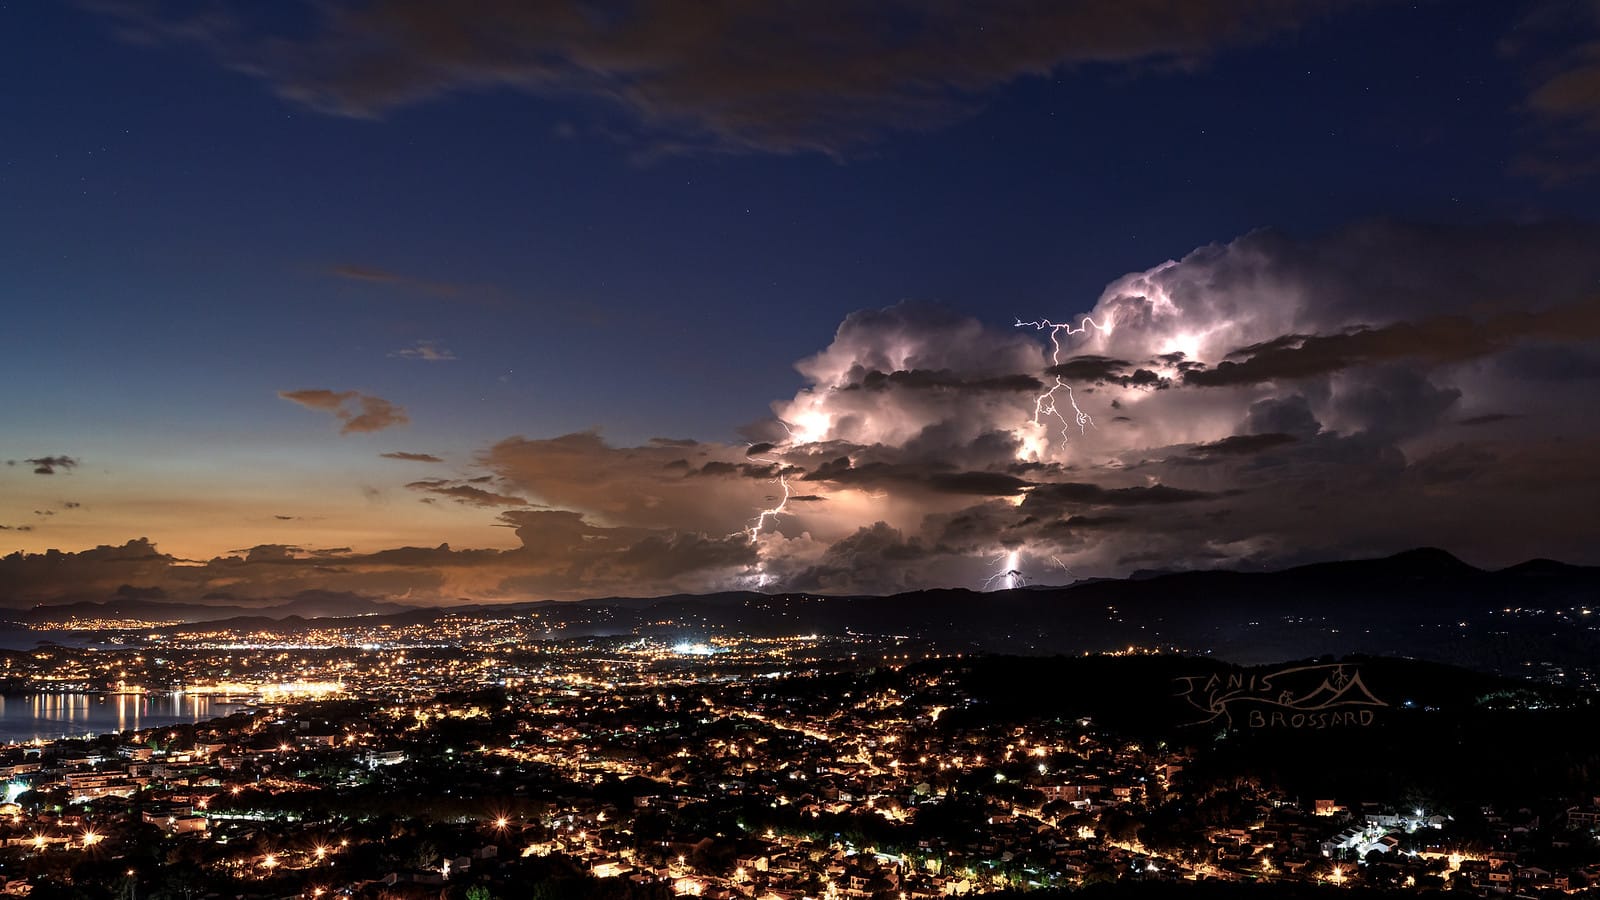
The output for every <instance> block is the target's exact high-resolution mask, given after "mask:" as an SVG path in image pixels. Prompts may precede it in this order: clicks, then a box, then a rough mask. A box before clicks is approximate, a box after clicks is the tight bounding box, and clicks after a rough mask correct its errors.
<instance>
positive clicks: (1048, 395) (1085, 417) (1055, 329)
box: [1014, 316, 1111, 440]
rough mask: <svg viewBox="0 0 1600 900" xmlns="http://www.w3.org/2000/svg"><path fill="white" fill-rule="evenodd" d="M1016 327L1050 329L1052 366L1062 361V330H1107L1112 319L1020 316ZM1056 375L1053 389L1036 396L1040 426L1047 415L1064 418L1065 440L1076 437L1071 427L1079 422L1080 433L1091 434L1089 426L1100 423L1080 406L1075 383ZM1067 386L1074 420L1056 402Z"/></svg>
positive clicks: (1035, 412)
mask: <svg viewBox="0 0 1600 900" xmlns="http://www.w3.org/2000/svg"><path fill="white" fill-rule="evenodd" d="M1014 327H1017V328H1032V329H1033V330H1035V331H1044V330H1046V329H1049V331H1050V347H1051V350H1050V365H1052V366H1059V365H1061V335H1062V334H1066V335H1068V336H1071V335H1074V334H1083V333H1084V332H1086V331H1088V330H1089V329H1090V328H1093V329H1095V330H1096V331H1106V332H1109V331H1110V330H1111V327H1110V323H1107V324H1105V325H1101V324H1100V323H1099V322H1096V321H1095V320H1094V319H1091V318H1090V317H1088V316H1084V317H1083V321H1081V322H1079V323H1078V324H1077V325H1076V326H1073V325H1072V324H1071V323H1066V324H1058V323H1056V322H1052V321H1050V320H1049V319H1040V320H1038V321H1036V322H1024V321H1022V320H1021V319H1018V320H1017V324H1016V325H1015V326H1014ZM1052 377H1053V378H1054V379H1055V384H1052V385H1051V386H1050V389H1049V390H1047V391H1045V392H1044V393H1042V394H1040V395H1039V396H1038V397H1035V398H1034V401H1033V424H1034V425H1035V426H1036V427H1042V426H1043V425H1044V422H1043V421H1041V420H1043V419H1054V420H1056V421H1057V422H1060V423H1061V437H1062V439H1063V440H1071V439H1072V435H1071V433H1070V432H1069V431H1068V430H1067V429H1068V428H1070V427H1071V426H1072V425H1077V426H1078V433H1079V434H1087V433H1088V429H1089V428H1093V427H1096V426H1095V424H1094V419H1093V418H1092V417H1091V416H1090V415H1089V414H1088V413H1086V412H1084V411H1083V410H1082V409H1080V408H1078V398H1077V397H1075V396H1074V395H1073V393H1072V385H1070V384H1067V383H1066V382H1065V381H1062V380H1061V376H1060V375H1054V376H1052ZM1063 390H1064V391H1066V392H1067V405H1068V406H1070V407H1072V420H1071V421H1070V422H1069V421H1068V420H1067V414H1066V413H1064V412H1063V411H1062V410H1061V408H1060V407H1059V406H1057V405H1056V392H1057V391H1063Z"/></svg>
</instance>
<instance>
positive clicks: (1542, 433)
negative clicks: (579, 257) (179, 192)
mask: <svg viewBox="0 0 1600 900" xmlns="http://www.w3.org/2000/svg"><path fill="white" fill-rule="evenodd" d="M1491 251H1492V252H1491ZM1597 284H1600V228H1596V227H1594V226H1589V225H1581V224H1573V223H1545V224H1534V225H1518V226H1489V225H1486V226H1477V227H1470V228H1438V227H1431V226H1407V225H1398V224H1394V223H1377V224H1369V225H1363V226H1360V227H1356V228H1352V229H1347V230H1343V231H1339V232H1335V233H1332V234H1328V235H1322V236H1316V237H1310V238H1296V237H1292V236H1289V235H1284V234H1282V233H1278V232H1270V231H1263V232H1255V233H1252V234H1248V235H1245V236H1243V237H1240V238H1238V239H1236V240H1234V241H1230V242H1227V243H1223V244H1216V245H1212V246H1207V247H1202V248H1199V249H1197V250H1196V251H1194V252H1193V253H1191V254H1188V255H1186V256H1185V257H1183V258H1182V259H1178V260H1171V261H1168V262H1164V263H1161V264H1159V265H1156V266H1153V267H1151V268H1149V269H1147V270H1144V271H1140V272H1134V273H1130V274H1128V275H1125V276H1123V277H1120V278H1117V279H1115V280H1114V281H1112V283H1111V284H1110V285H1109V286H1108V287H1107V288H1106V290H1105V291H1104V292H1103V293H1102V295H1101V296H1100V297H1099V298H1098V299H1097V300H1095V301H1094V302H1093V303H1088V304H1082V305H1085V306H1089V307H1090V308H1089V309H1088V310H1087V313H1088V315H1089V316H1090V317H1091V318H1092V319H1093V321H1094V322H1095V323H1097V324H1096V325H1095V327H1091V328H1088V329H1085V330H1084V331H1082V332H1081V333H1077V334H1073V335H1069V336H1062V337H1061V353H1060V354H1059V355H1054V354H1053V353H1052V347H1051V346H1050V345H1049V344H1048V343H1047V342H1045V341H1043V340H1041V337H1042V336H1041V334H1040V333H1039V332H1038V331H1037V330H1035V329H1032V328H1017V327H1014V326H1013V324H1012V320H1009V319H1008V320H1002V321H992V322H983V321H979V320H977V319H975V318H972V317H970V316H964V315H960V314H957V313H954V312H952V311H950V310H948V309H942V308H939V307H935V306H929V305H926V304H918V303H901V304H897V305H894V306H890V307H886V308H883V309H875V310H864V311H860V312H857V313H853V314H851V315H850V316H848V317H847V318H846V319H845V320H844V321H843V322H842V323H841V324H840V326H839V328H838V330H837V332H836V333H835V335H834V337H833V339H832V341H831V342H830V343H829V344H828V346H826V347H824V348H822V349H821V350H820V351H819V352H818V353H816V354H814V355H812V356H810V357H808V358H806V359H804V360H801V361H800V362H799V363H798V364H797V369H798V371H799V372H800V374H801V377H802V378H803V379H804V383H803V385H802V386H801V387H800V388H799V389H798V390H796V392H795V393H794V395H793V396H791V397H788V398H785V399H782V400H779V401H777V402H775V403H774V404H773V406H772V410H771V412H772V415H771V417H770V418H768V419H765V420H762V421H759V422H757V423H755V424H754V425H751V426H749V427H748V428H747V429H746V431H747V434H746V435H745V437H746V438H747V442H726V443H724V442H715V441H697V440H693V439H683V438H657V439H653V440H649V441H645V442H643V443H642V444H640V445H638V446H627V445H620V444H617V443H614V442H612V441H609V440H607V439H606V437H605V436H603V435H602V434H600V433H599V432H597V431H589V432H578V433H573V434H566V435H559V436H555V437H539V436H515V437H510V438H506V439H504V440H501V441H498V442H496V443H494V444H492V445H490V446H488V447H485V448H484V449H482V450H481V451H480V452H479V453H478V454H477V455H476V458H475V459H474V460H473V461H472V465H474V466H475V467H476V471H478V472H481V473H483V474H471V475H463V476H460V477H456V478H449V479H443V478H441V479H426V480H419V481H414V482H412V484H411V488H412V490H414V491H416V492H418V493H419V494H421V495H422V496H423V498H425V499H433V500H437V501H440V502H443V501H446V500H450V501H460V502H462V503H463V504H465V505H469V506H475V507H480V508H481V509H482V510H483V513H482V514H483V515H485V516H486V517H493V518H494V521H495V522H496V523H498V524H500V525H504V526H507V527H510V528H513V529H514V530H515V531H516V533H517V535H518V537H519V544H520V546H518V547H515V548H512V549H509V550H492V551H490V550H455V549H451V548H449V547H433V548H398V549H394V550H384V551H378V552H371V553H346V554H334V555H332V556H328V555H324V556H314V555H313V554H310V553H309V552H292V551H283V552H277V551H274V552H277V556H278V557H279V558H276V559H274V560H271V561H269V560H267V559H266V554H267V552H268V551H262V552H261V553H258V554H254V558H253V559H252V558H251V557H252V555H251V554H245V555H243V556H242V557H240V558H239V559H238V560H229V559H223V560H219V561H213V562H208V563H206V564H205V565H200V566H189V567H182V566H175V565H171V564H170V563H162V562H160V560H159V559H154V560H153V559H152V555H156V556H159V555H158V554H155V552H154V549H153V547H143V548H141V547H132V548H122V549H117V548H112V549H110V550H105V551H103V552H99V551H94V552H88V551H86V552H88V553H89V555H88V556H86V557H84V558H82V559H81V560H80V559H78V558H77V557H74V561H73V562H72V563H71V564H70V565H63V566H58V567H57V568H55V569H50V568H48V567H46V566H44V565H43V564H42V563H36V562H28V563H27V564H26V565H24V564H23V563H22V562H18V563H17V564H16V566H15V568H16V577H17V578H19V579H21V581H20V582H19V583H23V584H27V585H30V587H28V594H27V595H28V596H32V597H38V596H44V595H46V594H48V593H49V592H50V591H51V590H56V591H57V592H58V593H59V592H60V581H59V578H60V573H61V572H63V571H65V570H67V569H72V568H74V567H81V568H83V570H84V571H85V572H87V573H90V574H88V575H86V576H85V577H87V578H90V579H91V580H92V581H94V583H97V584H99V583H107V582H109V581H110V580H111V579H112V578H119V579H121V580H119V581H117V582H116V584H143V585H156V584H160V585H165V586H167V589H168V591H169V593H171V594H173V595H174V596H179V595H182V594H183V593H184V592H185V591H189V592H192V591H194V590H199V589H201V588H202V587H203V586H204V585H210V584H212V581H213V579H215V580H217V581H220V580H221V579H222V578H223V577H224V576H226V577H229V578H234V579H235V581H234V582H233V583H235V584H237V583H241V581H240V580H239V579H244V581H245V582H248V583H252V584H255V585H257V586H258V587H259V589H260V590H263V591H266V590H278V589H283V590H287V589H288V588H290V587H294V588H296V589H304V588H306V587H309V586H315V587H318V588H325V589H338V590H353V591H361V592H367V593H381V592H384V591H393V592H396V593H398V592H402V591H407V592H410V593H409V594H408V596H411V597H430V596H431V597H439V598H449V599H455V598H459V597H477V598H482V599H529V598H533V597H581V596H595V595H608V594H641V593H666V592H676V591H686V590H690V591H699V590H710V589H722V588H736V587H758V586H759V587H766V588H786V589H793V590H826V591H836V592H841V593H849V592H856V591H877V590H894V589H901V588H911V587H928V586H941V585H949V584H968V585H980V584H982V583H983V582H984V581H985V579H986V578H987V576H988V575H990V574H992V572H993V567H994V565H995V559H996V558H997V556H998V557H1001V558H1004V559H1010V558H1012V554H1016V558H1017V559H1018V560H1019V563H1018V564H1019V565H1020V566H1022V567H1023V568H1024V569H1025V570H1027V571H1028V572H1029V576H1030V578H1033V579H1035V580H1044V579H1046V578H1049V577H1051V576H1050V575H1049V573H1050V572H1060V571H1061V570H1060V569H1059V568H1058V567H1057V563H1060V564H1061V565H1065V566H1067V567H1068V568H1070V569H1071V571H1072V572H1074V573H1079V574H1089V575H1117V574H1125V573H1127V572H1128V571H1131V570H1133V569H1138V568H1150V567H1155V568H1179V567H1184V566H1197V565H1199V566H1216V565H1247V566H1263V565H1282V564H1291V563H1295V562H1301V561H1308V560H1311V559H1319V558H1328V557H1333V556H1341V555H1344V556H1349V555H1363V554H1382V553H1388V552H1394V551H1397V550H1402V549H1406V548H1408V547H1412V546H1418V545H1423V544H1428V545H1434V546H1444V547H1446V548H1447V549H1450V550H1452V551H1453V552H1456V553H1458V554H1461V555H1462V556H1463V557H1465V558H1467V559H1469V560H1472V561H1474V562H1477V563H1480V564H1491V565H1492V564H1496V563H1510V562H1517V561H1520V560H1521V559H1523V558H1527V557H1530V556H1535V555H1546V556H1555V557H1566V558H1569V559H1573V560H1575V561H1581V562H1600V559H1596V558H1595V557H1594V552H1595V551H1594V548H1593V546H1592V540H1590V539H1589V537H1588V536H1589V535H1592V534H1594V533H1597V532H1600V505H1597V504H1595V503H1593V502H1592V498H1591V497H1589V496H1587V495H1586V493H1585V492H1583V491H1581V490H1574V489H1573V485H1574V483H1575V482H1574V478H1575V476H1576V475H1579V474H1581V473H1582V472H1584V471H1587V467H1589V466H1590V465H1591V464H1592V458H1593V456H1594V455H1595V454H1596V453H1600V426H1596V425H1595V424H1594V422H1593V421H1592V419H1591V417H1590V416H1588V415H1587V406H1586V405H1585V404H1583V403H1582V402H1574V398H1575V397H1583V396H1587V393H1589V392H1592V391H1594V390H1596V389H1600V330H1597V329H1596V327H1595V326H1596V314H1595V305H1594V302H1593V301H1594V289H1595V286H1596V285H1597ZM1064 305H1068V304H1064ZM1008 312H1013V311H1010V310H1008ZM1075 312H1078V310H1075V309H1072V308H1067V309H1062V310H1034V309H1025V310H1016V311H1014V312H1013V315H1015V316H1017V317H1020V318H1025V319H1028V320H1033V319H1035V318H1044V317H1047V316H1048V317H1055V318H1058V319H1059V320H1060V321H1073V322H1078V321H1081V320H1080V319H1078V318H1071V317H1070V316H1071V314H1073V313H1075ZM1141 370H1143V371H1148V372H1150V373H1152V375H1154V376H1155V380H1152V379H1151V378H1149V377H1145V376H1141V375H1138V374H1137V373H1139V372H1140V371H1141ZM1057 378H1061V379H1063V383H1064V385H1065V386H1070V387H1071V388H1072V389H1073V391H1074V394H1073V399H1074V400H1075V401H1076V402H1077V403H1078V404H1079V405H1080V406H1081V408H1082V409H1083V410H1084V411H1085V413H1086V414H1087V415H1088V416H1090V417H1092V419H1093V424H1090V423H1089V422H1087V421H1086V422H1085V424H1084V425H1083V426H1082V428H1081V429H1080V428H1079V427H1078V426H1077V425H1076V423H1075V422H1073V421H1072V420H1070V419H1069V420H1068V421H1067V422H1066V423H1065V424H1066V427H1065V428H1063V423H1062V422H1060V421H1057V420H1053V419H1051V418H1050V417H1048V416H1041V414H1040V411H1041V408H1042V407H1041V403H1040V397H1041V396H1042V395H1043V392H1044V391H1047V390H1048V389H1049V388H1050V387H1051V386H1053V385H1054V382H1055V379H1057ZM1208 378H1209V379H1210V382H1209V383H1208V382H1207V379H1208ZM294 393H295V395H294V396H289V397H288V399H292V400H295V401H296V402H298V403H301V404H302V405H304V406H307V407H309V408H312V409H317V410H319V411H323V412H328V413H331V414H334V415H339V414H340V413H346V414H349V415H351V416H354V415H356V414H359V413H360V412H361V405H360V403H359V401H358V400H357V399H356V398H358V397H360V396H361V395H357V394H355V393H354V392H335V391H326V390H311V391H303V392H294ZM286 396H287V395H286ZM1057 402H1059V403H1064V402H1066V401H1065V399H1064V395H1059V394H1058V396H1057ZM1463 425H1471V426H1472V427H1462V426H1463ZM392 456H394V457H395V458H400V459H408V460H410V459H414V458H415V457H422V456H428V455H427V454H398V453H397V454H392ZM416 461H427V460H426V459H417V460H416ZM1375 510H1376V511H1379V512H1377V513H1375V512H1374V511H1375ZM763 511H776V513H777V514H776V515H772V516H766V517H762V516H761V513H762V512H763ZM1486 516H1487V517H1492V518H1493V520H1494V521H1496V522H1498V523H1499V525H1498V527H1496V528H1493V529H1486V528H1484V527H1483V526H1482V524H1481V523H1482V522H1483V521H1484V520H1485V517H1486ZM331 560H336V561H337V565H332V564H331V562H330V561H331ZM180 570H181V571H180ZM1047 570H1048V571H1047ZM52 572H53V573H55V574H51V573H52ZM113 572H114V573H116V574H115V575H113V574H111V573H113ZM94 573H98V574H94ZM8 577H11V576H10V575H9V574H8V572H7V571H5V570H3V567H0V578H8ZM1059 577H1063V578H1064V577H1066V576H1064V575H1063V576H1059ZM52 579H55V580H52ZM95 579H98V580H95ZM8 583H9V582H8ZM112 587H115V585H114V584H113V585H112ZM19 596H21V594H19Z"/></svg>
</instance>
